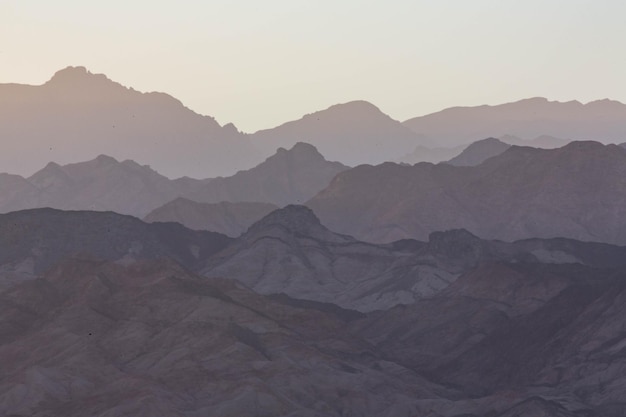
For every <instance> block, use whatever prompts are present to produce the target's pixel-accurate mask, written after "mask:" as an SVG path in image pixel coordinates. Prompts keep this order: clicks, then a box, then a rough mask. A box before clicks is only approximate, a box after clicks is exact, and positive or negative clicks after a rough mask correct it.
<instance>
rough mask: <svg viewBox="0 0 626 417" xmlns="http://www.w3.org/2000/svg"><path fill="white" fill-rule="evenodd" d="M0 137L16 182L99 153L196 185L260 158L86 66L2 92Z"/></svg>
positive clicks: (205, 123) (230, 137)
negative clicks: (44, 168) (48, 165)
mask: <svg viewBox="0 0 626 417" xmlns="http://www.w3.org/2000/svg"><path fill="white" fill-rule="evenodd" d="M0 136H2V137H3V138H4V145H3V152H2V153H1V154H0V166H2V170H3V171H5V172H11V173H15V174H21V175H30V174H31V173H33V172H34V171H35V170H37V169H39V168H40V167H42V166H44V165H46V163H47V162H49V161H51V160H54V161H57V162H59V163H60V164H67V163H71V162H77V161H85V160H90V159H92V158H94V157H95V156H97V155H99V154H105V155H110V156H112V157H114V158H116V159H120V160H125V159H132V160H135V161H138V162H140V163H142V164H150V165H151V166H153V167H154V168H155V169H157V170H158V171H159V172H161V173H163V174H164V175H166V176H168V177H182V176H185V175H186V176H191V177H195V178H207V177H214V176H218V175H232V174H234V173H235V172H236V171H237V170H239V169H243V168H246V167H249V166H253V165H255V164H256V163H258V161H259V159H260V157H259V156H258V154H257V153H256V152H255V150H254V148H253V147H252V146H251V145H250V143H249V140H248V139H247V138H246V137H245V136H244V135H242V134H241V133H239V132H238V131H237V129H236V128H235V127H234V126H232V125H226V126H223V127H222V126H220V125H219V124H218V123H217V122H216V121H215V120H214V119H213V118H212V117H208V116H202V115H199V114H197V113H194V112H193V111H191V110H189V109H188V108H186V107H184V106H183V104H182V103H180V102H179V101H178V100H176V99H174V98H173V97H171V96H169V95H167V94H163V93H140V92H138V91H135V90H133V89H131V88H126V87H124V86H122V85H120V84H118V83H116V82H113V81H111V80H109V79H108V78H107V77H106V76H104V75H102V74H92V73H90V72H89V71H87V70H86V69H85V68H83V67H68V68H66V69H63V70H61V71H59V72H57V73H56V74H55V75H54V76H53V77H52V78H51V79H50V80H49V81H48V82H46V83H45V84H43V85H40V86H30V85H18V84H2V85H0ZM15 155H19V158H16V157H15Z"/></svg>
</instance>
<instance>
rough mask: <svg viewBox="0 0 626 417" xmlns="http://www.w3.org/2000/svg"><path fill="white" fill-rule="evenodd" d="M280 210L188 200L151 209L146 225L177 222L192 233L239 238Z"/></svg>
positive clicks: (242, 204) (261, 206)
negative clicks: (257, 223) (210, 233)
mask: <svg viewBox="0 0 626 417" xmlns="http://www.w3.org/2000/svg"><path fill="white" fill-rule="evenodd" d="M277 208H278V207H277V206H275V205H273V204H269V203H255V202H240V203H230V202H226V201H224V202H221V203H214V204H210V203H198V202H196V201H192V200H188V199H186V198H177V199H176V200H174V201H170V202H169V203H167V204H165V205H163V206H161V207H159V208H156V209H154V210H152V211H151V212H150V213H148V215H147V216H146V217H145V218H144V220H145V221H146V222H149V223H154V222H176V223H180V224H182V225H184V226H185V227H187V228H189V229H193V230H211V231H214V232H218V233H223V234H225V235H227V236H231V237H237V236H239V235H241V234H242V233H243V232H245V231H246V230H247V229H248V228H249V227H250V226H252V224H254V223H255V222H257V221H259V220H260V219H261V218H263V217H265V216H266V215H267V214H269V213H270V212H272V211H274V210H276V209H277Z"/></svg>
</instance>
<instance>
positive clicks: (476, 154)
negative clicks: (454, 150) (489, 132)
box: [448, 138, 511, 167]
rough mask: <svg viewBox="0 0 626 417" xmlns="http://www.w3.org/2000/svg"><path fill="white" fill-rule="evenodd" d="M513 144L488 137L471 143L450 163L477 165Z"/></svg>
mask: <svg viewBox="0 0 626 417" xmlns="http://www.w3.org/2000/svg"><path fill="white" fill-rule="evenodd" d="M510 147H511V145H509V144H508V143H504V142H502V141H501V140H499V139H496V138H487V139H483V140H479V141H476V142H473V143H471V144H470V145H469V146H468V147H467V148H465V149H463V152H461V153H460V154H459V155H457V156H455V157H454V158H452V159H450V160H449V161H448V163H449V164H450V165H455V166H461V167H462V166H476V165H480V164H482V163H483V162H485V161H486V160H487V159H489V158H491V157H492V156H496V155H500V154H501V153H503V152H504V151H506V150H507V149H509V148H510Z"/></svg>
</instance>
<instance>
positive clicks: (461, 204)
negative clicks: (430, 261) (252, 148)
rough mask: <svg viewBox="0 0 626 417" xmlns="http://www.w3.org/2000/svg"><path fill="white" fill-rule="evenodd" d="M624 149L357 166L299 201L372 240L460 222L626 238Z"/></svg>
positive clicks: (337, 226) (576, 146) (492, 235)
mask: <svg viewBox="0 0 626 417" xmlns="http://www.w3.org/2000/svg"><path fill="white" fill-rule="evenodd" d="M625 170H626V152H625V150H624V148H622V147H619V146H616V145H602V144H600V143H598V142H572V143H570V144H568V145H566V146H564V147H562V148H558V149H552V150H544V149H536V148H530V147H519V146H512V147H510V148H509V149H508V150H506V151H505V152H503V153H501V154H500V155H497V156H495V157H492V158H489V159H487V160H486V161H484V162H483V163H482V164H480V165H477V166H467V167H456V166H452V165H450V164H438V165H433V164H430V163H420V164H416V165H413V166H402V165H398V164H393V163H385V164H382V165H378V166H367V165H363V166H360V167H356V168H354V169H352V170H349V171H345V172H344V173H341V174H339V175H337V176H336V177H335V179H334V180H333V181H332V182H331V184H330V185H329V186H328V187H327V188H326V189H325V190H324V191H322V192H321V193H319V194H318V195H316V196H315V197H314V198H313V199H311V200H309V201H308V202H307V203H306V205H307V206H309V207H311V208H312V209H313V211H314V212H315V213H316V214H317V215H318V216H319V218H320V219H321V221H322V223H323V224H324V225H326V226H327V227H329V228H331V229H332V230H336V231H338V232H340V233H345V234H349V235H351V236H354V237H356V238H358V239H361V240H365V241H371V242H390V241H393V240H397V239H402V238H417V239H426V238H427V237H428V235H429V234H430V233H432V232H434V231H440V230H448V229H454V228H464V229H467V230H469V231H471V232H472V233H474V234H476V235H477V236H481V237H483V238H489V239H501V240H507V241H511V240H518V239H525V238H533V237H544V238H551V237H569V238H574V239H579V240H586V241H601V242H608V243H615V244H626V229H625V228H624V225H623V222H622V221H621V219H622V217H623V216H624V215H626V212H625V211H624V210H625V207H626V191H625V190H626V183H625V182H624V178H626V171H625Z"/></svg>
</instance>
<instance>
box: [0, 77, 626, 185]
mask: <svg viewBox="0 0 626 417" xmlns="http://www.w3.org/2000/svg"><path fill="white" fill-rule="evenodd" d="M268 105H270V104H268ZM542 135H549V136H551V137H555V138H564V139H567V140H586V139H593V140H597V141H600V142H603V143H608V142H614V143H621V142H624V141H626V105H624V104H622V103H620V102H618V101H611V100H600V101H594V102H591V103H587V104H582V103H580V102H577V101H572V102H567V103H561V102H557V101H549V100H547V99H545V98H532V99H526V100H521V101H518V102H514V103H507V104H502V105H497V106H478V107H454V108H450V109H446V110H443V111H441V112H438V113H433V114H430V115H427V116H420V117H416V118H412V119H409V120H407V121H406V122H404V123H402V122H400V121H398V120H395V119H393V118H392V117H390V116H389V115H387V114H385V113H384V112H383V111H381V110H380V109H379V108H378V107H376V106H375V105H373V104H371V103H369V102H366V101H351V102H347V103H342V104H336V105H333V106H331V107H329V108H327V109H325V110H321V111H317V112H314V113H311V114H307V115H304V116H303V117H302V118H300V119H297V120H293V121H289V122H286V123H284V124H282V125H279V126H277V127H275V128H273V129H266V130H261V131H258V132H256V133H253V134H247V133H242V132H240V131H239V130H238V129H237V127H235V126H234V125H232V124H227V125H224V126H221V125H220V124H219V123H217V122H216V120H215V119H214V118H213V117H211V116H205V115H200V114H198V113H195V112H193V111H192V110H190V109H188V108H187V107H185V106H184V105H183V104H182V103H181V102H180V101H178V100H177V99H175V98H173V97H171V96H169V95H167V94H164V93H141V92H138V91H136V90H134V89H132V88H127V87H124V86H122V85H121V84H119V83H116V82H114V81H112V80H110V79H109V78H107V77H106V76H105V75H102V74H92V73H91V72H89V71H88V70H87V69H86V68H84V67H68V68H66V69H63V70H60V71H58V72H57V73H56V74H54V76H53V77H52V78H51V79H50V80H49V81H48V82H46V83H45V84H43V85H40V86H31V85H21V84H0V137H2V138H3V143H2V152H0V172H3V171H4V172H9V173H12V174H20V175H24V176H28V175H31V174H32V173H33V172H35V171H36V170H37V169H40V168H41V167H42V166H45V165H46V164H47V163H48V162H50V161H54V162H57V163H59V164H62V165H63V164H67V163H72V162H78V161H85V160H90V159H93V158H95V157H96V156H98V155H100V154H105V155H109V156H112V157H114V158H116V159H119V160H126V159H132V160H134V161H136V162H138V163H139V164H142V165H143V164H147V165H150V166H151V167H152V168H153V169H155V170H156V171H158V172H159V173H162V174H163V175H165V176H167V177H169V178H174V177H183V176H188V177H192V178H213V177H217V176H231V175H233V174H235V173H236V172H237V171H240V170H246V169H250V168H251V167H253V166H255V165H258V164H259V163H261V162H262V161H264V160H265V159H266V158H267V157H269V156H270V155H273V154H274V153H275V152H276V151H277V149H278V148H280V147H284V148H291V147H293V146H294V145H295V144H296V143H298V142H306V143H309V144H312V145H314V146H315V147H316V148H317V149H318V150H319V151H320V152H321V153H322V155H324V156H325V157H326V158H327V159H328V160H330V161H338V162H341V163H343V164H344V165H348V166H357V165H361V164H371V165H377V164H381V163H383V162H387V161H420V160H431V158H432V157H434V156H435V155H444V154H445V155H449V156H448V158H450V157H452V156H455V155H456V154H457V153H458V151H459V150H460V149H459V150H456V149H453V150H449V151H443V152H442V150H441V149H437V150H434V148H456V147H458V146H460V145H468V144H469V143H471V142H475V141H477V140H482V139H485V138H487V137H510V136H515V137H516V138H519V140H521V142H519V140H518V143H516V144H524V141H528V140H530V139H534V138H537V137H540V136H542ZM516 140H517V139H516ZM509 142H511V141H510V140H509ZM513 142H515V141H513ZM527 144H529V145H532V144H533V142H528V143H527ZM18 155H19V158H18V157H16V156H18ZM428 155H430V156H428ZM444 159H446V158H444Z"/></svg>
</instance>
